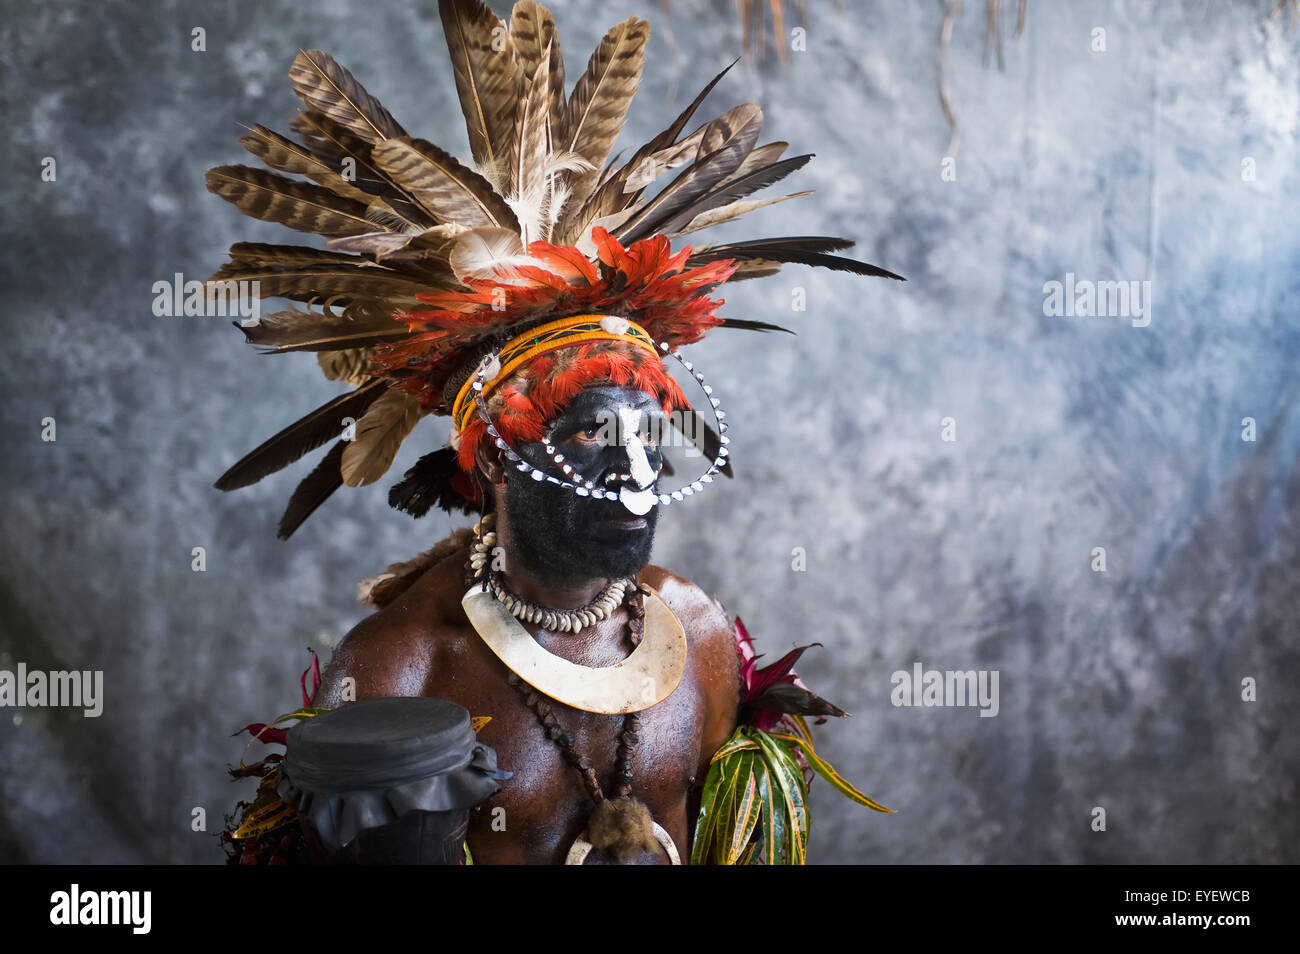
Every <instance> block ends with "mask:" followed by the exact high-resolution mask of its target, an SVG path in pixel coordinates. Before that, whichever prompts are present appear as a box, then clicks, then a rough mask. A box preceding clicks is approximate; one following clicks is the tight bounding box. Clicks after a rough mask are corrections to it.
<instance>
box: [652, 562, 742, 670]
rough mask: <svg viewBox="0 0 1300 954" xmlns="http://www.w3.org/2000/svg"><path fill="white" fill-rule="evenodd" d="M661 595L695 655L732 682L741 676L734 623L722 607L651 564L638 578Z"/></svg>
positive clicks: (689, 585)
mask: <svg viewBox="0 0 1300 954" xmlns="http://www.w3.org/2000/svg"><path fill="white" fill-rule="evenodd" d="M637 576H638V579H639V580H640V581H641V582H642V583H646V584H648V585H650V586H652V587H654V589H655V590H656V591H657V592H658V593H659V595H660V596H661V597H663V600H664V602H665V603H667V604H668V608H669V609H671V610H672V611H673V613H674V615H676V617H677V618H678V620H680V621H681V624H682V628H683V629H684V630H686V637H687V639H688V640H689V641H690V647H691V652H692V654H694V655H696V656H697V658H700V659H702V660H705V661H707V665H708V667H709V668H710V669H714V670H722V671H723V672H725V673H726V674H727V676H728V678H730V676H731V674H732V673H738V672H739V662H738V657H737V654H736V643H735V637H734V636H733V634H732V627H731V621H730V620H729V619H728V618H727V613H726V611H725V610H724V609H723V607H722V605H721V604H720V603H719V602H718V601H717V600H715V599H714V598H713V597H711V596H709V595H708V594H707V593H705V592H704V590H703V589H701V588H700V587H699V586H697V585H696V584H695V583H692V582H691V581H690V580H688V579H686V578H685V577H682V576H678V575H677V574H676V573H673V572H672V571H671V570H666V569H664V568H663V567H661V566H655V565H653V564H650V565H648V566H646V567H645V568H644V569H643V570H642V571H641V572H640V573H639V574H638V575H637Z"/></svg>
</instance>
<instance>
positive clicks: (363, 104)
mask: <svg viewBox="0 0 1300 954" xmlns="http://www.w3.org/2000/svg"><path fill="white" fill-rule="evenodd" d="M289 81H290V82H291V83H292V84H293V91H294V92H295V93H297V94H298V97H299V98H300V99H301V100H302V101H303V102H304V103H306V104H307V106H308V107H309V108H311V109H314V110H316V111H317V112H319V113H323V114H324V115H326V116H328V117H330V118H331V119H333V120H334V121H335V122H338V123H342V124H343V125H344V126H346V127H347V128H348V129H351V130H352V131H353V132H354V133H356V134H357V135H358V136H360V137H361V138H362V139H364V140H366V141H367V142H380V141H382V140H384V139H394V138H396V137H398V136H405V135H406V130H405V129H403V128H402V127H401V126H399V125H398V124H397V120H395V119H394V118H393V117H392V115H391V114H390V113H389V112H388V110H386V109H384V107H383V105H382V104H381V103H380V102H379V100H377V99H375V97H373V96H371V95H370V94H369V93H367V92H366V88H365V87H364V86H362V85H361V84H360V83H358V82H357V81H356V78H355V77H354V76H353V75H352V74H351V73H349V72H348V71H347V70H346V69H344V68H343V67H342V66H339V64H338V63H336V62H335V61H334V57H332V56H330V55H329V54H328V53H324V52H322V51H320V50H303V51H300V52H299V53H298V55H297V56H296V57H295V58H294V61H293V65H292V66H291V67H289Z"/></svg>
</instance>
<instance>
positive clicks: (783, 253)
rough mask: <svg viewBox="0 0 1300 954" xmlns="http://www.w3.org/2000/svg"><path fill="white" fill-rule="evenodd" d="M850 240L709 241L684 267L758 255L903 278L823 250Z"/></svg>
mask: <svg viewBox="0 0 1300 954" xmlns="http://www.w3.org/2000/svg"><path fill="white" fill-rule="evenodd" d="M832 243H842V244H832ZM852 244H853V243H852V242H850V241H849V240H847V239H837V238H829V237H825V236H819V235H811V236H789V237H784V238H772V239H754V240H753V241H749V242H730V243H728V244H725V245H713V246H710V247H709V248H707V249H701V250H700V251H699V252H696V253H695V254H693V255H692V256H691V257H690V258H689V259H688V260H687V262H686V264H687V267H691V266H694V265H703V264H704V263H706V262H716V261H718V260H720V259H724V258H737V259H750V258H762V259H768V260H771V261H774V262H795V263H798V264H801V265H819V266H821V267H822V268H829V269H832V270H834V271H837V272H852V273H853V274H855V275H873V276H876V277H877V278H892V279H895V280H896V281H900V282H905V281H907V279H906V278H904V277H903V276H902V275H895V274H894V273H893V272H891V271H889V270H888V269H884V268H881V267H880V266H879V265H871V264H868V263H867V262H859V261H856V260H854V259H851V258H843V257H841V256H839V255H826V254H824V249H826V248H847V247H848V246H850V245H852Z"/></svg>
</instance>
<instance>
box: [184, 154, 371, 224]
mask: <svg viewBox="0 0 1300 954" xmlns="http://www.w3.org/2000/svg"><path fill="white" fill-rule="evenodd" d="M207 183H208V191H210V192H214V193H216V194H217V195H219V196H221V198H223V199H225V200H226V201H227V202H229V203H231V204H232V205H234V206H235V207H236V208H237V209H239V211H240V212H243V213H244V214H245V215H251V216H253V217H254V218H258V219H262V220H264V221H267V222H279V223H280V224H281V225H287V226H288V227H289V228H291V229H297V230H298V231H299V232H315V233H316V234H318V235H359V234H360V233H362V232H370V231H372V230H373V229H374V226H373V225H372V224H371V223H370V222H368V221H367V220H366V206H364V205H362V204H361V203H360V202H357V201H355V200H354V199H345V198H343V197H342V196H338V195H335V194H334V193H333V192H331V191H330V190H329V189H323V188H321V187H320V186H315V185H307V184H306V183H304V182H295V181H294V180H292V179H286V178H285V177H284V176H278V175H276V174H275V173H273V172H265V171H264V170H262V169H253V168H251V167H250V166H217V167H216V168H215V169H209V170H208V175H207Z"/></svg>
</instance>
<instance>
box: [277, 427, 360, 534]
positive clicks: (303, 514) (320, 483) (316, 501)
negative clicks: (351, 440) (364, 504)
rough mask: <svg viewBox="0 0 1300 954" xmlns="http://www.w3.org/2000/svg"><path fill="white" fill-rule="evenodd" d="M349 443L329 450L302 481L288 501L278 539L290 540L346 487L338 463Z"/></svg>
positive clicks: (278, 528) (339, 444)
mask: <svg viewBox="0 0 1300 954" xmlns="http://www.w3.org/2000/svg"><path fill="white" fill-rule="evenodd" d="M347 446H348V442H347V441H339V442H338V443H336V444H335V445H334V446H333V447H331V448H330V451H329V453H328V454H326V455H325V456H324V457H323V458H321V462H320V463H319V464H317V465H316V467H315V469H313V470H312V472H311V473H310V474H308V475H307V476H306V477H304V478H303V479H302V483H300V484H298V488H297V489H296V490H295V491H294V492H293V496H292V497H290V498H289V506H287V507H286V508H285V510H284V516H282V517H281V518H280V525H279V526H278V527H277V528H276V534H275V535H276V536H277V537H279V538H280V539H281V540H288V539H289V538H290V537H291V536H293V532H294V531H295V530H297V529H298V528H299V527H300V526H302V522H303V521H304V520H306V519H307V518H308V517H310V516H311V515H312V514H313V513H315V512H316V508H317V507H319V506H320V505H321V504H323V503H324V502H325V501H326V500H327V499H329V496H330V494H332V493H334V491H336V490H338V489H339V488H340V487H342V486H343V474H342V473H341V472H340V471H339V462H340V461H342V460H343V451H344V449H346V448H347Z"/></svg>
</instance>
